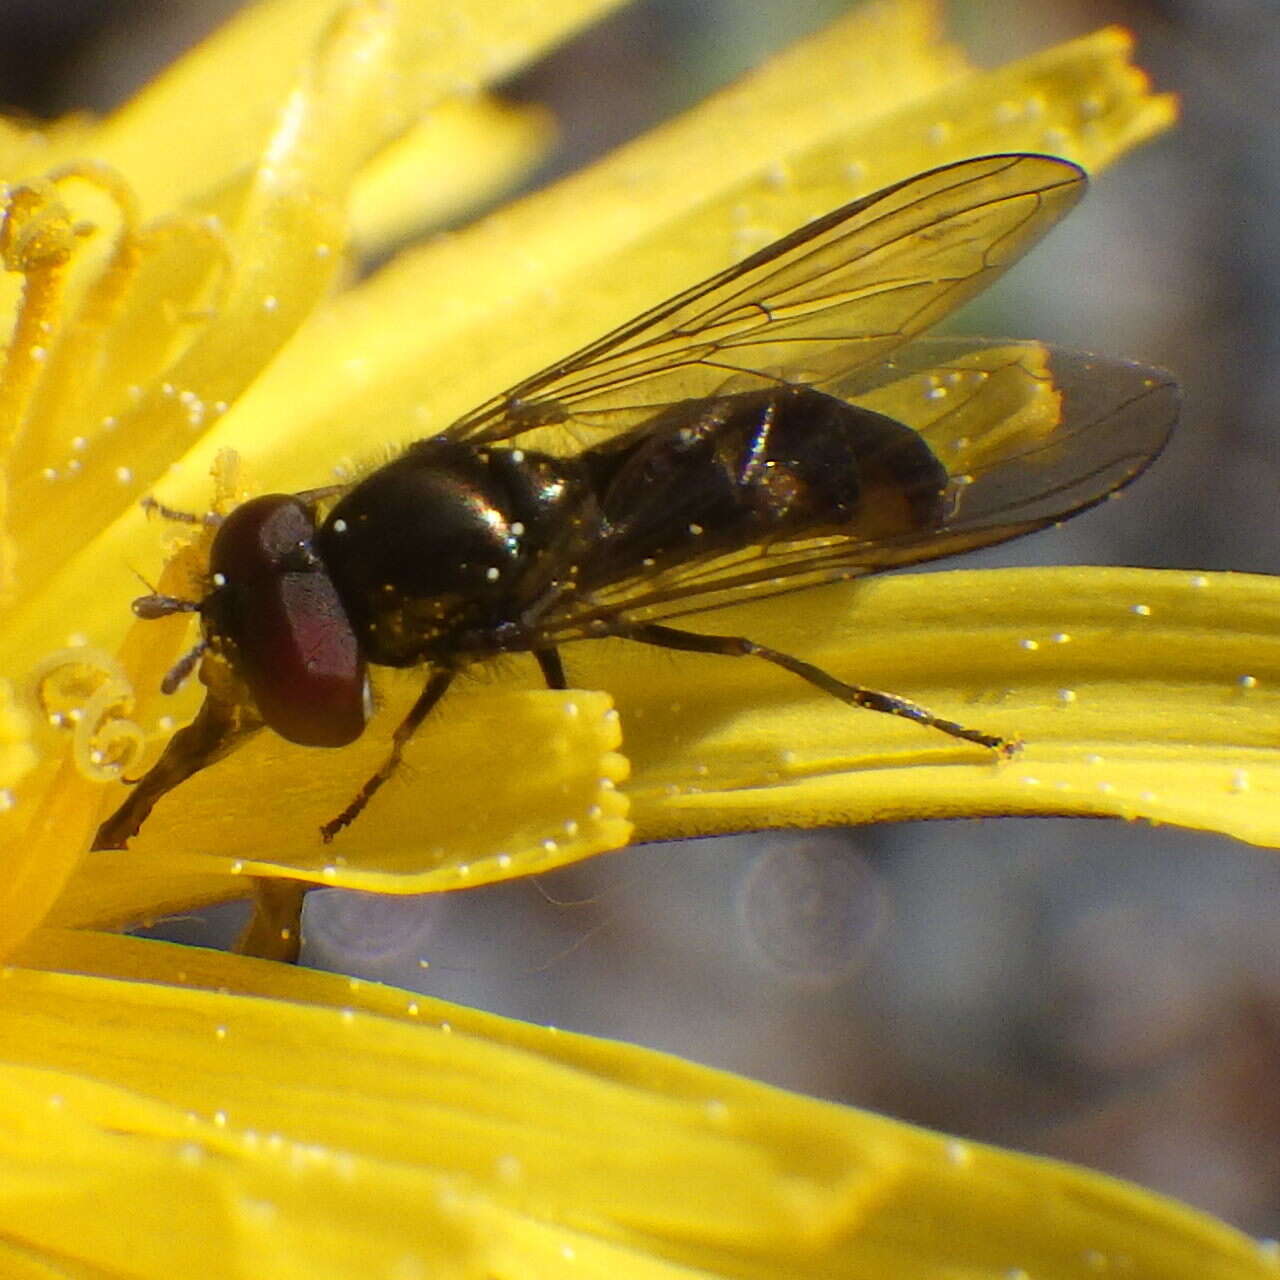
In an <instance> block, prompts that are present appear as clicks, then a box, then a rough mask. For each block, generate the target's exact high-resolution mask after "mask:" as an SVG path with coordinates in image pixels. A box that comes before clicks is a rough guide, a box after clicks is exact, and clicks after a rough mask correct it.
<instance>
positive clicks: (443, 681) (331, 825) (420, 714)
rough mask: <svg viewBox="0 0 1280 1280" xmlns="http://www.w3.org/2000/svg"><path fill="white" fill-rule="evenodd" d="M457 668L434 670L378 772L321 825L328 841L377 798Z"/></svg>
mask: <svg viewBox="0 0 1280 1280" xmlns="http://www.w3.org/2000/svg"><path fill="white" fill-rule="evenodd" d="M456 674H457V672H455V671H453V670H443V671H433V672H432V673H431V677H430V678H429V679H428V680H427V684H426V687H425V688H424V689H423V690H422V692H421V693H420V694H419V695H418V700H417V701H416V702H415V703H414V704H413V706H411V707H410V708H409V714H408V715H406V716H405V718H404V719H403V720H401V721H400V724H399V725H398V726H397V728H396V731H395V734H394V736H393V737H392V739H391V750H390V752H389V753H388V755H387V758H386V760H384V761H383V762H382V765H381V766H380V767H379V769H378V771H377V773H375V774H374V775H373V776H372V777H371V778H370V779H369V780H368V781H367V782H366V783H365V784H364V786H363V787H361V788H360V790H359V791H358V792H357V793H356V796H355V799H353V800H352V801H351V803H350V804H349V805H347V807H346V808H345V809H343V811H342V812H341V813H340V814H338V816H337V817H336V818H332V819H330V820H329V821H328V822H326V823H325V824H324V825H323V826H322V827H321V828H320V838H321V839H322V840H323V841H324V842H325V844H328V843H329V842H330V841H331V840H332V839H333V837H334V836H336V835H337V834H338V832H339V831H341V830H342V829H343V827H349V826H350V825H351V823H352V822H353V821H355V819H356V818H357V817H358V816H359V815H360V813H361V811H362V810H363V809H364V807H365V805H367V804H368V803H369V801H370V800H372V799H373V797H374V794H375V793H376V792H377V790H378V789H379V788H380V787H381V786H382V784H383V783H384V782H386V781H387V780H388V779H389V778H390V777H391V775H392V774H393V773H395V771H396V769H398V768H399V767H400V758H401V756H403V755H404V749H405V747H406V746H408V744H409V739H410V738H412V737H413V735H414V734H415V733H417V731H418V727H419V725H421V724H422V722H423V721H424V720H425V719H426V718H427V715H428V714H429V713H430V711H431V708H432V707H434V706H435V705H436V703H437V702H439V701H440V699H441V698H443V697H444V695H445V692H446V690H447V689H448V688H449V686H450V685H451V684H452V683H453V678H454V676H455V675H456Z"/></svg>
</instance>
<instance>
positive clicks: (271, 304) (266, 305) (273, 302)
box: [262, 293, 280, 311]
mask: <svg viewBox="0 0 1280 1280" xmlns="http://www.w3.org/2000/svg"><path fill="white" fill-rule="evenodd" d="M279 308H280V299H279V298H277V297H276V295H275V294H274V293H269V294H267V296H266V297H265V298H263V300H262V309H263V311H277V310H279Z"/></svg>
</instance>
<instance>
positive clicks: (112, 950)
mask: <svg viewBox="0 0 1280 1280" xmlns="http://www.w3.org/2000/svg"><path fill="white" fill-rule="evenodd" d="M59 951H61V953H62V956H61V960H60V961H57V962H55V961H54V956H55V955H56V954H57V953H58V952H59ZM29 960H30V962H31V963H33V964H36V965H39V966H41V967H45V966H49V965H50V964H53V963H61V964H64V965H66V964H70V965H72V966H75V967H92V968H95V969H98V970H100V971H102V972H103V973H117V974H119V975H120V978H125V979H127V980H125V981H121V980H120V979H119V978H110V977H85V976H78V975H74V974H69V973H65V972H55V971H49V972H39V971H35V970H33V969H18V968H11V969H9V970H7V971H6V974H5V977H4V980H3V984H2V985H0V1044H3V1045H4V1046H5V1048H4V1051H3V1056H4V1064H3V1066H0V1084H2V1087H0V1109H2V1110H3V1112H4V1115H3V1117H2V1118H0V1134H3V1136H2V1137H0V1150H3V1155H4V1163H5V1167H6V1170H7V1171H8V1176H7V1177H6V1179H5V1181H4V1185H3V1188H0V1205H2V1211H3V1213H4V1218H5V1235H6V1238H7V1239H9V1240H11V1241H19V1242H21V1243H22V1245H23V1246H24V1247H25V1248H27V1249H28V1250H30V1251H31V1252H32V1254H33V1255H34V1256H35V1257H37V1258H39V1257H41V1256H46V1257H52V1258H56V1259H58V1260H60V1261H62V1262H64V1263H71V1264H74V1263H80V1264H81V1265H85V1266H93V1267H97V1268H101V1269H106V1270H116V1271H126V1270H127V1271H128V1272H129V1273H130V1274H133V1275H139V1276H150V1275H162V1274H164V1275H173V1274H175V1273H176V1274H197V1273H200V1274H227V1275H252V1276H254V1277H255V1280H262V1278H265V1277H275V1276H282V1277H289V1276H307V1277H309V1278H310V1277H315V1276H323V1275H335V1276H350V1275H369V1274H395V1271H394V1267H395V1266H397V1265H398V1266H399V1267H400V1269H401V1270H400V1274H410V1275H417V1274H421V1275H430V1276H441V1275H459V1276H470V1275H489V1276H492V1275H510V1276H513V1277H514V1276H524V1275H529V1274H535V1273H539V1274H540V1272H536V1270H535V1268H536V1267H537V1266H538V1265H539V1264H541V1265H544V1266H546V1267H548V1268H549V1270H548V1271H546V1274H549V1275H562V1274H567V1273H568V1272H569V1271H572V1272H573V1273H574V1274H577V1273H578V1272H579V1271H580V1270H582V1269H583V1268H585V1270H586V1273H587V1274H593V1275H601V1276H604V1275H606V1274H607V1275H610V1276H617V1275H619V1274H623V1275H632V1274H634V1275H637V1276H661V1275H678V1274H686V1273H687V1272H693V1273H696V1274H699V1275H713V1276H715V1275H724V1276H746V1275H751V1276H780V1277H781V1276H787V1277H798V1276H807V1275H813V1276H836V1275H839V1276H867V1277H880V1276H885V1275H893V1276H895V1277H906V1278H908V1280H910V1278H912V1277H921V1278H923V1277H937V1276H940V1275H951V1274H954V1275H962V1274H963V1275H969V1274H973V1275H1006V1276H1008V1275H1016V1274H1018V1273H1019V1271H1020V1270H1021V1272H1023V1273H1025V1274H1028V1275H1033V1276H1036V1277H1040V1278H1043V1280H1054V1278H1055V1277H1064V1278H1065V1277H1068V1276H1076V1275H1078V1274H1080V1268H1081V1266H1082V1265H1084V1266H1089V1267H1091V1268H1092V1269H1094V1270H1097V1269H1101V1268H1103V1267H1110V1268H1124V1269H1126V1270H1128V1271H1129V1272H1131V1273H1132V1274H1134V1275H1153V1276H1156V1275H1158V1276H1161V1277H1167V1278H1168V1280H1174V1278H1176V1277H1187V1280H1191V1278H1192V1277H1195V1280H1201V1278H1202V1277H1204V1276H1206V1275H1215V1276H1222V1277H1228V1276H1231V1277H1241V1278H1242V1280H1243V1278H1244V1277H1264V1276H1272V1277H1274V1276H1275V1275H1276V1274H1277V1270H1278V1266H1280V1259H1277V1257H1276V1255H1275V1252H1274V1250H1271V1251H1270V1252H1269V1251H1268V1250H1267V1248H1266V1247H1265V1246H1262V1245H1259V1244H1258V1243H1257V1242H1255V1241H1252V1240H1249V1239H1248V1238H1247V1237H1244V1236H1242V1235H1240V1234H1238V1233H1237V1232H1234V1231H1232V1230H1230V1229H1229V1228H1227V1227H1225V1226H1223V1225H1221V1224H1219V1223H1216V1222H1214V1221H1213V1220H1212V1219H1210V1218H1208V1217H1206V1216H1204V1215H1201V1214H1197V1213H1194V1212H1193V1211H1191V1210H1189V1209H1185V1208H1182V1207H1180V1206H1178V1205H1176V1204H1174V1203H1173V1202H1171V1201H1168V1200H1165V1199H1162V1198H1160V1197H1158V1196H1154V1195H1151V1194H1150V1193H1148V1192H1144V1191H1141V1190H1139V1189H1137V1188H1134V1187H1128V1186H1125V1185H1124V1184H1122V1183H1120V1182H1117V1181H1115V1180H1113V1179H1110V1178H1105V1177H1102V1176H1100V1175H1097V1174H1092V1173H1088V1172H1086V1171H1084V1170H1081V1169H1075V1168H1072V1167H1070V1166H1067V1165H1063V1164H1059V1163H1056V1162H1054V1161H1049V1160H1041V1159H1035V1158H1031V1157H1026V1156H1019V1155H1014V1154H1012V1153H1007V1152H1001V1151H997V1150H994V1149H992V1148H988V1147H984V1146H982V1145H980V1144H976V1143H969V1142H961V1141H956V1140H952V1139H948V1138H945V1137H941V1136H938V1135H935V1134H930V1133H927V1132H925V1131H923V1130H919V1129H915V1128H913V1127H911V1126H909V1125H903V1124H899V1123H897V1122H895V1121H892V1120H888V1119H885V1118H884V1117H880V1116H876V1115H871V1114H868V1113H863V1112H858V1111H854V1110H851V1109H848V1108H842V1107H838V1106H834V1105H832V1104H828V1103H821V1102H814V1101H810V1100H807V1099H804V1098H800V1097H796V1096H793V1095H789V1094H786V1093H783V1092H781V1091H780V1090H776V1089H770V1088H766V1087H764V1086H762V1085H757V1084H753V1083H751V1082H749V1081H746V1080H742V1079H738V1078H735V1077H733V1076H729V1075H727V1074H725V1073H722V1072H717V1071H713V1070H710V1069H708V1068H704V1067H699V1066H695V1065H693V1064H689V1063H684V1062H680V1061H679V1060H677V1059H674V1058H669V1057H665V1056H663V1055H660V1054H655V1053H651V1052H649V1051H646V1050H641V1049H634V1048H630V1047H627V1046H624V1045H620V1044H613V1043H609V1042H605V1041H595V1040H591V1039H588V1038H586V1037H579V1036H573V1035H567V1034H563V1033H555V1032H551V1031H546V1030H542V1029H539V1028H535V1027H530V1026H526V1025H523V1024H519V1023H510V1022H505V1021H503V1020H502V1019H499V1018H495V1017H492V1016H488V1015H484V1014H477V1013H473V1012H470V1011H467V1010H462V1009H456V1008H453V1007H451V1006H448V1005H443V1004H440V1003H438V1002H434V1001H430V1000H427V999H426V998H423V997H415V996H411V995H409V994H408V993H405V992H397V991H394V990H392V989H389V988H383V987H379V986H370V985H366V984H361V983H353V982H351V981H350V980H348V979H345V978H340V977H333V976H328V975H322V974H315V973H306V972H305V971H304V972H298V971H290V970H288V969H287V968H286V967H283V966H278V965H269V964H264V963H259V962H247V961H244V960H238V959H236V958H234V957H229V956H225V955H217V954H215V953H211V952H206V951H198V950H197V951H192V950H190V949H185V948H177V947H171V946H168V945H165V944H156V943H147V942H139V941H133V940H127V939H108V938H94V937H92V936H85V935H81V936H79V937H74V936H72V937H67V936H65V935H63V936H62V937H59V936H58V935H56V934H46V935H44V936H43V938H42V940H41V943H40V945H39V947H33V948H31V954H30V956H29ZM157 978H160V979H168V980H170V981H174V980H176V981H177V982H179V983H180V984H181V985H179V986H173V985H167V984H164V983H162V982H157V981H156V979H157ZM268 993H270V994H271V995H273V996H275V997H276V998H274V999H269V998H264V996H265V995H266V994H268ZM1082 1260H1083V1261H1082ZM579 1262H581V1263H582V1264H583V1267H582V1268H580V1267H579V1266H578V1265H577V1264H578V1263H579ZM685 1269H687V1272H686V1270H685Z"/></svg>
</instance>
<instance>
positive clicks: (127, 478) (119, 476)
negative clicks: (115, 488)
mask: <svg viewBox="0 0 1280 1280" xmlns="http://www.w3.org/2000/svg"><path fill="white" fill-rule="evenodd" d="M116 480H117V481H118V482H119V483H120V484H132V483H133V468H132V467H117V468H116Z"/></svg>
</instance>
